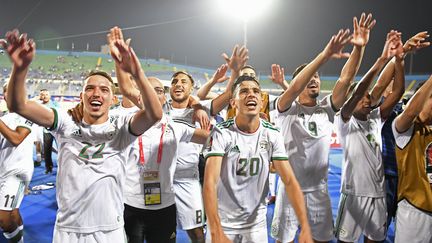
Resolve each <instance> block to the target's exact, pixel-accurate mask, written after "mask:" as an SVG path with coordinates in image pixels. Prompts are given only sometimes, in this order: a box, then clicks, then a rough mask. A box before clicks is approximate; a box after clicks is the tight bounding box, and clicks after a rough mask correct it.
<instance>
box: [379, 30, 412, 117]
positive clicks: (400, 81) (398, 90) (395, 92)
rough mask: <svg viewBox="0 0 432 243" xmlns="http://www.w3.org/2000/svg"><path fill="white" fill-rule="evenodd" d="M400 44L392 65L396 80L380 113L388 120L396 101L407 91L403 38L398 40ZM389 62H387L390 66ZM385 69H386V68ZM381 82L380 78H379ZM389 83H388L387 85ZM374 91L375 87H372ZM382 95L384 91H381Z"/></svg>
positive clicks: (381, 106)
mask: <svg viewBox="0 0 432 243" xmlns="http://www.w3.org/2000/svg"><path fill="white" fill-rule="evenodd" d="M398 42H399V44H398V45H397V49H396V55H395V57H394V58H393V61H394V63H392V65H393V66H394V69H395V71H394V81H393V86H392V91H391V93H390V94H389V95H388V96H387V97H386V98H385V100H384V102H383V103H382V104H381V105H380V113H381V119H382V120H387V117H388V116H389V115H390V113H391V112H392V111H393V108H394V106H395V105H396V103H397V102H398V101H399V100H400V99H401V98H402V95H403V94H404V92H405V71H404V67H405V65H404V59H403V57H404V52H403V47H402V42H401V39H400V38H399V40H398ZM388 65H389V64H387V66H388ZM384 71H385V70H384ZM378 82H379V80H378ZM388 85H389V83H387V85H386V88H387V86H388ZM372 91H373V89H372ZM381 95H382V93H381Z"/></svg>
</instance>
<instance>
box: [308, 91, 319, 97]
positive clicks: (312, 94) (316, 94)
mask: <svg viewBox="0 0 432 243" xmlns="http://www.w3.org/2000/svg"><path fill="white" fill-rule="evenodd" d="M318 96H319V92H314V93H310V94H309V97H310V98H312V99H316V98H318Z"/></svg>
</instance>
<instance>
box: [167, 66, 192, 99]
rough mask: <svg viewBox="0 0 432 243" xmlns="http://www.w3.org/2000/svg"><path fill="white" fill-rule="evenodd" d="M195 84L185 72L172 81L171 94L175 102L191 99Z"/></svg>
mask: <svg viewBox="0 0 432 243" xmlns="http://www.w3.org/2000/svg"><path fill="white" fill-rule="evenodd" d="M192 89H193V86H192V81H191V80H190V78H189V77H188V76H187V75H186V74H183V73H179V74H178V75H177V76H176V77H174V78H173V79H172V81H171V88H170V95H171V99H172V100H173V101H175V102H179V103H181V102H183V101H185V100H187V99H189V96H190V94H191V92H192Z"/></svg>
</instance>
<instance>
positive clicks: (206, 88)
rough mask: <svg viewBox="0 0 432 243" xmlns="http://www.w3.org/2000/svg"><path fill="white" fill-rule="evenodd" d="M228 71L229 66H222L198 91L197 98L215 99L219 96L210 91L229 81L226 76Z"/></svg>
mask: <svg viewBox="0 0 432 243" xmlns="http://www.w3.org/2000/svg"><path fill="white" fill-rule="evenodd" d="M227 70H228V65H227V64H222V65H221V66H220V67H219V68H218V69H217V70H216V72H215V73H214V74H213V76H212V77H211V78H210V79H209V80H207V82H206V83H205V84H204V85H202V86H201V87H200V88H199V89H198V91H197V96H198V98H200V100H206V99H214V98H216V97H217V94H216V93H212V92H210V90H211V89H212V88H213V86H214V85H215V84H217V83H223V82H225V81H226V80H228V79H229V77H227V76H225V74H226V72H227Z"/></svg>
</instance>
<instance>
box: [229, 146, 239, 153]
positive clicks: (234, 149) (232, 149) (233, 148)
mask: <svg viewBox="0 0 432 243" xmlns="http://www.w3.org/2000/svg"><path fill="white" fill-rule="evenodd" d="M230 152H233V153H240V149H239V147H238V146H237V145H235V146H234V147H232V148H231V150H230Z"/></svg>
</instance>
